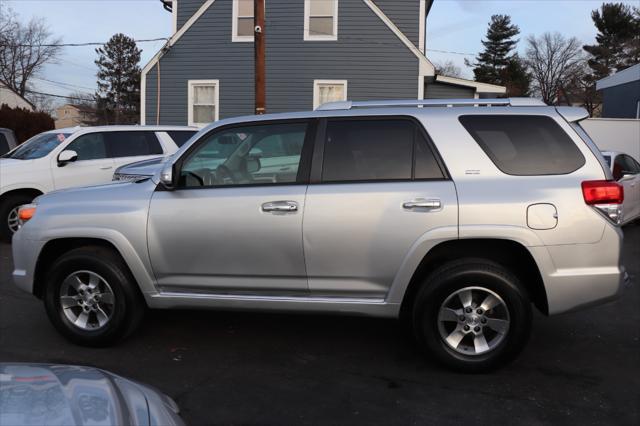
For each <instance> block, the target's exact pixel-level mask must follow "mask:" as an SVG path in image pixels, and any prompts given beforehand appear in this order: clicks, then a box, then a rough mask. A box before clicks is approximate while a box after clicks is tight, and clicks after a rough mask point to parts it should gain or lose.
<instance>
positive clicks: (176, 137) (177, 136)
mask: <svg viewBox="0 0 640 426" xmlns="http://www.w3.org/2000/svg"><path fill="white" fill-rule="evenodd" d="M196 133H198V132H195V131H186V130H174V131H171V132H167V134H168V135H169V137H171V139H173V141H174V142H175V143H176V145H178V147H181V146H182V145H184V144H185V143H186V142H187V141H188V140H189V139H191V136H193V135H195V134H196Z"/></svg>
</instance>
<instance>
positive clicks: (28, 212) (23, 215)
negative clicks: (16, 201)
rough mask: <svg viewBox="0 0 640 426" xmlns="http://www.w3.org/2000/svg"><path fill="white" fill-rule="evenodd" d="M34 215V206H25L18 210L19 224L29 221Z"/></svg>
mask: <svg viewBox="0 0 640 426" xmlns="http://www.w3.org/2000/svg"><path fill="white" fill-rule="evenodd" d="M35 214H36V205H35V204H26V205H24V206H22V207H20V208H19V209H18V219H20V222H21V223H25V222H27V221H29V220H30V219H31V218H32V217H33V215H35Z"/></svg>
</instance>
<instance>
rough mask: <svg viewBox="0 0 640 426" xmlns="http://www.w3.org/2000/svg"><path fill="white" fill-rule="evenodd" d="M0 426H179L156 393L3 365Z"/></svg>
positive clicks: (77, 373) (75, 371)
mask: <svg viewBox="0 0 640 426" xmlns="http://www.w3.org/2000/svg"><path fill="white" fill-rule="evenodd" d="M0 425H11V426H33V425H64V426H89V425H92V426H99V425H104V426H181V425H184V422H183V421H182V419H181V418H180V416H179V409H178V405H177V404H176V403H175V402H174V401H173V400H172V399H171V398H169V397H168V396H166V395H164V394H163V393H160V392H159V391H157V390H156V389H154V388H152V387H150V386H148V385H143V384H141V383H137V382H134V381H131V380H128V379H125V378H123V377H120V376H117V375H115V374H113V373H109V372H107V371H103V370H99V369H97V368H91V367H81V366H76V365H54V364H14V363H11V364H10V363H0Z"/></svg>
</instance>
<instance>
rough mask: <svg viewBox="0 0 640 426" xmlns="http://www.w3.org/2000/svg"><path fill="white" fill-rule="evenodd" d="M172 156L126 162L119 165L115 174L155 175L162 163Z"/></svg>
mask: <svg viewBox="0 0 640 426" xmlns="http://www.w3.org/2000/svg"><path fill="white" fill-rule="evenodd" d="M169 158H171V156H166V157H158V158H151V159H149V160H143V161H136V162H135V163H130V164H125V165H124V166H121V167H118V168H117V169H116V171H115V173H114V174H121V175H135V176H153V175H154V174H155V173H156V171H158V170H159V169H161V168H162V165H163V164H164V163H165V162H166V161H167V160H168V159H169Z"/></svg>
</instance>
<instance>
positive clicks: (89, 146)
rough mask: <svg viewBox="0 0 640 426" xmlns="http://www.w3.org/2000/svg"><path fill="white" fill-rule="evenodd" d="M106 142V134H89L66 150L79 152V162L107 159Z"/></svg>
mask: <svg viewBox="0 0 640 426" xmlns="http://www.w3.org/2000/svg"><path fill="white" fill-rule="evenodd" d="M104 140H105V133H89V134H86V135H82V136H79V137H78V138H77V139H76V140H74V141H73V142H71V143H70V144H69V145H67V147H66V148H65V150H72V151H75V152H77V153H78V161H83V160H99V159H101V158H107V148H106V145H105V141H104Z"/></svg>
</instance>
